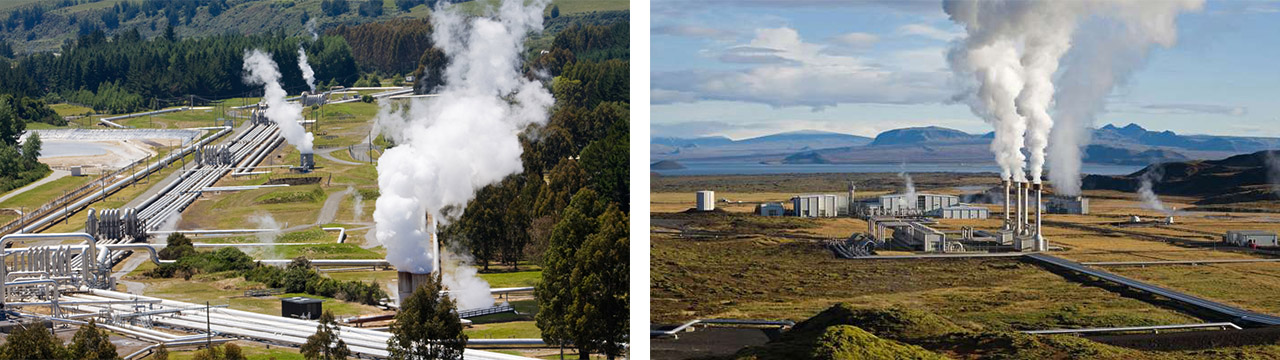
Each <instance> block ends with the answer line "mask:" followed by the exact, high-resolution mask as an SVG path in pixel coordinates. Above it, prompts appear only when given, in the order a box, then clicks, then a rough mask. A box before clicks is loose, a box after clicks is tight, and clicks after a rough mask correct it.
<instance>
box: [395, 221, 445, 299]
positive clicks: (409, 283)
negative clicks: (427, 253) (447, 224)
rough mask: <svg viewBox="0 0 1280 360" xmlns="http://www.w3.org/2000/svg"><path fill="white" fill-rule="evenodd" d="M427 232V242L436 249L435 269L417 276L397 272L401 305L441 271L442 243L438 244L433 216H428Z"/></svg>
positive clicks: (397, 289) (405, 272)
mask: <svg viewBox="0 0 1280 360" xmlns="http://www.w3.org/2000/svg"><path fill="white" fill-rule="evenodd" d="M427 230H428V231H427V234H428V235H427V241H430V242H431V243H432V244H434V245H435V247H436V248H435V254H434V258H435V264H434V267H433V268H432V269H431V271H430V272H428V273H426V274H415V273H412V272H409V271H398V272H396V293H397V294H398V295H399V297H397V298H396V299H398V300H399V301H400V302H401V303H403V302H404V301H405V299H408V298H409V296H412V295H413V292H414V291H415V290H418V288H420V287H423V286H424V285H426V284H427V281H429V280H430V279H431V277H432V276H435V275H436V272H437V271H440V243H438V242H436V232H435V230H436V226H435V222H434V221H433V219H432V218H431V214H427Z"/></svg>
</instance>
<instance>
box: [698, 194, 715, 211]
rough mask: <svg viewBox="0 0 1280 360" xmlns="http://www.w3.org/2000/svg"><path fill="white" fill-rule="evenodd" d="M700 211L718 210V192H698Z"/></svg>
mask: <svg viewBox="0 0 1280 360" xmlns="http://www.w3.org/2000/svg"><path fill="white" fill-rule="evenodd" d="M697 209H698V211H712V210H715V209H716V192H715V191H711V190H702V191H699V192H698V207H697Z"/></svg>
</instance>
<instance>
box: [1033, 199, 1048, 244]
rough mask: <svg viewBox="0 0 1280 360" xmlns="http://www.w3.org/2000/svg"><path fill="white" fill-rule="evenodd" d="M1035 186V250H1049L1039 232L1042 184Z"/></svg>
mask: <svg viewBox="0 0 1280 360" xmlns="http://www.w3.org/2000/svg"><path fill="white" fill-rule="evenodd" d="M1035 187H1036V204H1035V205H1036V251H1045V250H1049V246H1048V244H1046V243H1045V241H1044V235H1042V234H1041V233H1040V216H1041V214H1040V208H1041V206H1040V201H1041V196H1042V195H1043V193H1044V184H1035Z"/></svg>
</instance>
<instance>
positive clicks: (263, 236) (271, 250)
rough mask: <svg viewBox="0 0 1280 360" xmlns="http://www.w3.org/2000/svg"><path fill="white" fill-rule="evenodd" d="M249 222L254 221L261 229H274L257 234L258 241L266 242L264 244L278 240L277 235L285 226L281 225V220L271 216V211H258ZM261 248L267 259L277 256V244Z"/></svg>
mask: <svg viewBox="0 0 1280 360" xmlns="http://www.w3.org/2000/svg"><path fill="white" fill-rule="evenodd" d="M249 222H252V223H253V224H254V225H255V226H257V227H258V228H259V229H270V230H272V231H263V232H259V233H257V234H256V237H257V238H258V242H260V243H264V244H274V243H275V242H276V237H279V236H280V229H283V228H284V227H283V226H281V225H280V223H279V222H277V221H276V218H275V217H273V216H271V214H270V213H266V212H257V213H255V214H253V216H250V217H249ZM260 249H262V255H263V257H264V258H267V259H275V258H277V256H276V251H275V246H263V247H260Z"/></svg>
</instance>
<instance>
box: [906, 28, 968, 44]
mask: <svg viewBox="0 0 1280 360" xmlns="http://www.w3.org/2000/svg"><path fill="white" fill-rule="evenodd" d="M898 34H900V35H909V36H921V37H926V38H930V39H934V40H940V41H951V40H955V39H958V38H960V37H962V36H964V33H962V32H959V31H948V30H943V29H939V28H936V27H933V26H929V25H927V24H907V25H903V26H902V27H899V28H898Z"/></svg>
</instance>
